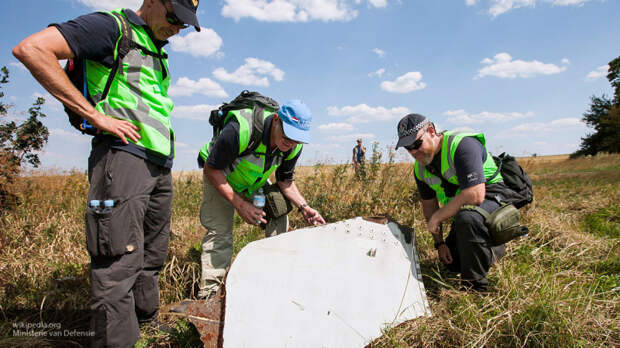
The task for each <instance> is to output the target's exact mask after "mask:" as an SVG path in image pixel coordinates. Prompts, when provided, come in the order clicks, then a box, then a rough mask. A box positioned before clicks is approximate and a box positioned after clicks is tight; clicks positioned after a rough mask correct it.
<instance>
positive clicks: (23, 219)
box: [0, 155, 620, 347]
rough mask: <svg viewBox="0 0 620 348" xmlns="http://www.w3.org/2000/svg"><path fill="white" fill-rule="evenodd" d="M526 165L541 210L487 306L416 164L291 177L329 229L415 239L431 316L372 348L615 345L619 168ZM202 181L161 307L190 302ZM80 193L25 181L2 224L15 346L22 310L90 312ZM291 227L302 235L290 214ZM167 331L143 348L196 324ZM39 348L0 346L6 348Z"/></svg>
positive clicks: (65, 182) (177, 236) (187, 339)
mask: <svg viewBox="0 0 620 348" xmlns="http://www.w3.org/2000/svg"><path fill="white" fill-rule="evenodd" d="M375 160H378V159H375ZM375 162H376V161H375ZM520 162H521V164H522V165H523V166H524V167H525V168H526V170H527V171H528V172H529V173H530V175H531V177H532V179H533V182H534V192H535V200H536V201H535V204H533V205H532V206H530V207H529V208H528V209H527V210H524V211H523V213H524V219H523V222H524V223H525V224H526V225H528V226H529V228H530V231H531V232H530V234H529V237H528V238H526V239H522V240H518V241H513V242H511V243H509V245H508V249H507V254H506V256H505V257H504V258H503V259H502V260H501V262H500V263H499V264H497V265H495V266H493V267H492V269H491V271H490V273H489V279H490V289H489V290H490V291H489V293H488V294H477V293H466V292H461V291H458V290H456V288H457V286H458V280H457V279H455V278H454V275H453V274H451V273H449V272H448V271H446V270H445V269H444V268H443V267H442V266H441V265H440V263H439V261H438V259H437V255H436V252H435V250H434V248H433V246H432V239H431V237H430V235H429V233H428V232H427V231H426V228H425V223H424V221H423V218H422V214H421V207H420V203H419V201H418V195H417V191H416V188H415V184H414V181H413V178H412V176H411V164H394V163H387V164H382V165H379V164H374V165H373V164H371V165H369V166H368V170H367V175H366V177H365V178H364V179H362V180H361V181H360V180H358V179H357V178H355V177H354V175H353V173H352V172H351V169H350V168H349V167H348V166H346V165H340V166H339V165H331V166H321V165H317V166H315V167H306V168H301V169H300V170H299V171H298V174H297V176H296V179H297V184H298V186H299V188H300V190H301V192H302V193H304V194H305V196H306V198H307V200H308V201H309V202H310V204H311V205H312V206H313V207H315V208H316V209H317V210H319V211H320V212H321V213H322V214H323V216H324V217H325V219H326V220H328V221H330V222H333V221H339V220H343V219H347V218H352V217H355V216H364V215H371V214H377V213H389V214H390V215H392V216H393V217H394V218H395V219H396V220H397V221H399V222H400V223H402V224H405V225H410V226H413V227H414V228H415V230H416V234H417V241H418V245H417V248H418V250H419V254H420V262H421V266H422V273H423V276H424V283H425V286H426V289H427V295H428V297H429V301H430V305H431V309H432V311H433V317H431V318H419V319H417V320H413V321H409V322H405V323H403V324H401V325H399V326H397V327H394V328H385V331H384V335H383V337H381V338H379V339H377V340H376V341H375V342H373V343H372V344H371V346H373V347H409V346H419V347H436V346H472V347H479V346H489V347H508V346H515V347H516V346H519V347H524V346H532V347H538V346H545V347H592V346H594V347H611V346H620V330H619V329H618V318H619V315H618V304H619V302H620V301H619V296H618V294H619V292H620V243H619V241H620V155H601V156H598V157H594V158H582V159H576V160H569V159H568V157H567V156H551V157H536V158H523V159H520ZM201 180H202V179H201V176H200V173H199V172H184V173H176V174H175V181H174V186H175V199H174V206H173V215H172V238H171V242H170V251H169V255H168V260H167V262H166V266H165V268H164V270H163V271H162V274H161V278H160V286H161V304H162V305H165V304H168V303H172V302H175V301H179V300H182V299H184V298H191V297H194V296H195V295H196V291H197V283H198V279H199V276H200V262H199V255H200V240H201V238H202V236H203V233H204V231H203V229H202V227H201V226H200V222H199V220H198V210H199V207H200V203H201V195H202V192H201V190H202V189H201ZM87 190H88V182H87V179H86V176H85V174H84V173H72V174H68V175H35V176H29V177H24V178H21V179H20V180H19V182H18V191H19V197H20V199H21V202H22V203H21V204H20V205H19V206H18V207H17V208H16V209H15V210H14V211H5V212H3V213H2V216H1V217H0V260H1V261H0V321H1V323H0V329H2V330H1V331H0V334H6V333H7V332H8V333H9V334H10V325H11V323H12V322H14V321H15V318H13V317H12V315H14V313H15V312H14V310H15V309H17V308H29V309H39V308H56V309H74V308H87V306H88V300H89V279H88V278H89V276H88V274H89V257H88V255H87V253H86V249H85V242H84V238H85V237H84V231H83V224H84V222H83V216H84V207H85V204H86V202H85V200H86V198H85V197H86V193H87ZM291 224H292V228H300V227H303V226H304V223H303V221H302V219H301V217H300V215H299V214H298V213H297V212H293V213H292V214H291ZM235 225H236V228H235V245H234V246H235V254H236V253H237V252H238V251H239V250H240V249H241V248H242V247H243V246H244V245H246V244H247V243H248V242H250V241H252V240H256V239H259V238H262V231H260V230H259V229H258V228H255V227H252V226H249V225H247V224H243V223H241V220H240V219H239V218H238V217H235ZM163 319H166V318H163ZM173 323H176V326H175V330H174V332H173V333H171V334H166V333H163V332H157V331H152V330H146V329H145V330H143V338H142V339H141V340H140V341H139V342H138V344H137V346H138V347H168V346H172V347H191V346H196V345H198V344H199V339H198V336H197V333H196V331H195V329H193V327H192V326H191V325H189V324H187V323H186V322H184V321H176V322H173ZM44 343H45V342H44V340H43V339H40V338H27V339H23V338H13V337H4V338H2V337H1V336H0V346H2V347H4V346H24V347H26V346H44Z"/></svg>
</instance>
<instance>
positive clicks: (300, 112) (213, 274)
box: [198, 100, 325, 298]
mask: <svg viewBox="0 0 620 348" xmlns="http://www.w3.org/2000/svg"><path fill="white" fill-rule="evenodd" d="M227 116H228V118H227V121H226V123H225V125H224V127H223V129H222V131H221V132H220V134H219V135H218V136H217V138H216V140H215V141H213V140H212V141H211V142H209V143H207V144H206V145H205V146H203V147H202V149H201V150H200V154H199V156H198V163H199V165H200V166H201V167H203V168H204V178H203V181H204V185H203V189H204V190H203V201H202V206H201V208H200V222H201V223H202V225H203V226H204V227H205V229H206V230H207V233H206V234H205V236H204V239H203V241H202V255H201V263H202V275H201V280H200V291H199V293H198V297H199V298H206V297H209V296H210V295H212V294H213V293H214V292H215V291H216V290H217V289H218V287H219V285H220V284H221V282H222V278H223V277H224V275H225V273H226V268H227V267H228V266H229V265H230V262H231V258H232V251H233V215H234V212H235V211H237V213H238V214H239V216H241V218H242V219H243V220H244V221H245V222H247V223H249V224H252V225H260V224H266V228H265V235H266V236H267V237H270V236H273V235H275V234H280V233H283V232H286V231H287V229H288V217H287V215H286V214H285V215H283V216H281V217H279V218H277V219H271V220H269V221H267V220H266V214H265V212H264V211H263V210H262V209H261V208H259V207H256V206H254V205H253V204H252V201H251V199H252V197H253V195H254V194H255V193H256V192H257V190H258V189H259V188H261V187H263V186H264V185H265V184H266V182H267V179H268V178H269V176H270V175H271V174H272V173H274V172H275V177H276V181H277V185H278V187H279V188H280V190H281V191H282V193H283V195H284V196H285V197H286V198H288V199H289V200H290V201H291V203H292V204H293V206H295V207H297V209H298V210H299V211H300V212H301V214H302V215H303V217H304V219H305V220H306V222H308V223H309V224H310V225H320V224H324V223H325V220H324V219H323V217H322V216H321V214H319V212H317V211H316V210H314V209H313V208H311V207H310V206H309V205H308V203H307V202H306V200H305V199H304V197H303V196H302V195H301V193H300V192H299V190H298V189H297V186H296V185H295V181H294V177H293V176H294V173H295V165H296V163H297V160H298V159H299V156H300V155H301V150H302V147H303V145H302V144H303V143H309V142H310V122H311V120H312V115H311V113H310V109H308V107H307V106H306V105H305V104H304V103H303V102H301V101H299V100H290V101H288V102H286V103H285V104H283V105H281V106H280V108H279V109H278V111H277V112H276V113H273V112H270V111H268V110H265V111H264V115H263V120H264V121H263V133H262V135H261V136H260V138H259V139H261V141H260V144H258V147H256V148H255V149H254V150H253V151H250V152H249V153H248V154H245V153H244V151H245V150H246V148H247V146H248V143H249V139H250V138H251V132H253V131H254V130H253V128H254V127H253V123H252V122H253V110H252V109H251V108H248V109H241V110H232V111H230V112H229V114H228V115H227ZM246 152H247V151H246Z"/></svg>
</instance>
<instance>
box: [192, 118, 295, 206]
mask: <svg viewBox="0 0 620 348" xmlns="http://www.w3.org/2000/svg"><path fill="white" fill-rule="evenodd" d="M272 114H273V112H272V111H268V110H266V111H264V114H263V122H264V120H265V119H267V117H269V116H270V115H272ZM232 117H234V118H235V120H237V122H238V123H239V153H238V154H237V155H238V156H239V155H241V154H242V153H243V152H244V151H245V150H246V149H247V148H248V144H249V142H250V138H251V136H252V129H253V127H252V118H253V110H252V109H241V110H231V111H229V112H228V115H227V116H226V120H225V121H224V122H227V121H228V120H229V119H230V118H232ZM260 139H262V135H261V137H260ZM214 144H215V139H212V140H211V141H210V142H208V143H207V144H205V145H204V146H203V147H202V148H201V149H200V157H201V158H202V159H203V161H204V162H206V161H207V157H209V153H210V151H211V149H212V146H213V145H214ZM302 147H303V145H302V144H298V145H297V146H296V147H295V148H294V149H293V151H291V153H290V154H289V155H288V156H287V157H286V158H283V155H282V153H281V152H278V154H277V155H276V156H275V157H274V158H273V161H272V162H271V166H269V167H266V163H267V161H266V159H265V157H266V156H267V152H268V151H269V149H267V145H265V144H264V143H263V142H262V141H261V142H260V144H259V145H258V147H257V148H256V149H254V150H253V151H251V152H250V153H248V154H245V155H243V156H239V157H237V158H236V159H235V160H234V162H233V163H232V165H231V166H230V167H229V168H225V169H224V170H223V171H224V175H226V180H227V181H228V184H229V185H230V186H231V187H232V188H233V190H234V191H235V192H237V193H239V194H243V195H245V196H246V197H248V198H250V197H252V194H253V193H254V191H256V190H258V189H259V188H260V187H263V186H264V185H265V183H266V182H267V179H269V176H270V175H271V173H273V172H274V171H276V169H278V167H279V166H280V165H281V164H282V161H283V160H291V159H293V158H295V156H297V154H298V153H299V151H301V149H302ZM271 156H273V155H271Z"/></svg>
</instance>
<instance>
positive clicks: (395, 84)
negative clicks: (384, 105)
mask: <svg viewBox="0 0 620 348" xmlns="http://www.w3.org/2000/svg"><path fill="white" fill-rule="evenodd" d="M420 80H422V74H421V73H420V72H419V71H410V72H408V73H406V74H405V75H402V76H399V77H398V78H396V80H395V81H383V82H381V89H382V90H384V91H387V92H391V93H409V92H412V91H415V90H418V89H423V88H425V87H426V84H425V83H424V82H420Z"/></svg>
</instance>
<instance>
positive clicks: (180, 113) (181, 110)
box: [172, 104, 220, 121]
mask: <svg viewBox="0 0 620 348" xmlns="http://www.w3.org/2000/svg"><path fill="white" fill-rule="evenodd" d="M219 107H220V105H208V104H198V105H179V106H175V107H174V110H172V116H174V117H176V118H184V119H188V120H199V121H208V120H209V115H210V114H211V110H215V109H217V108H219Z"/></svg>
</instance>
